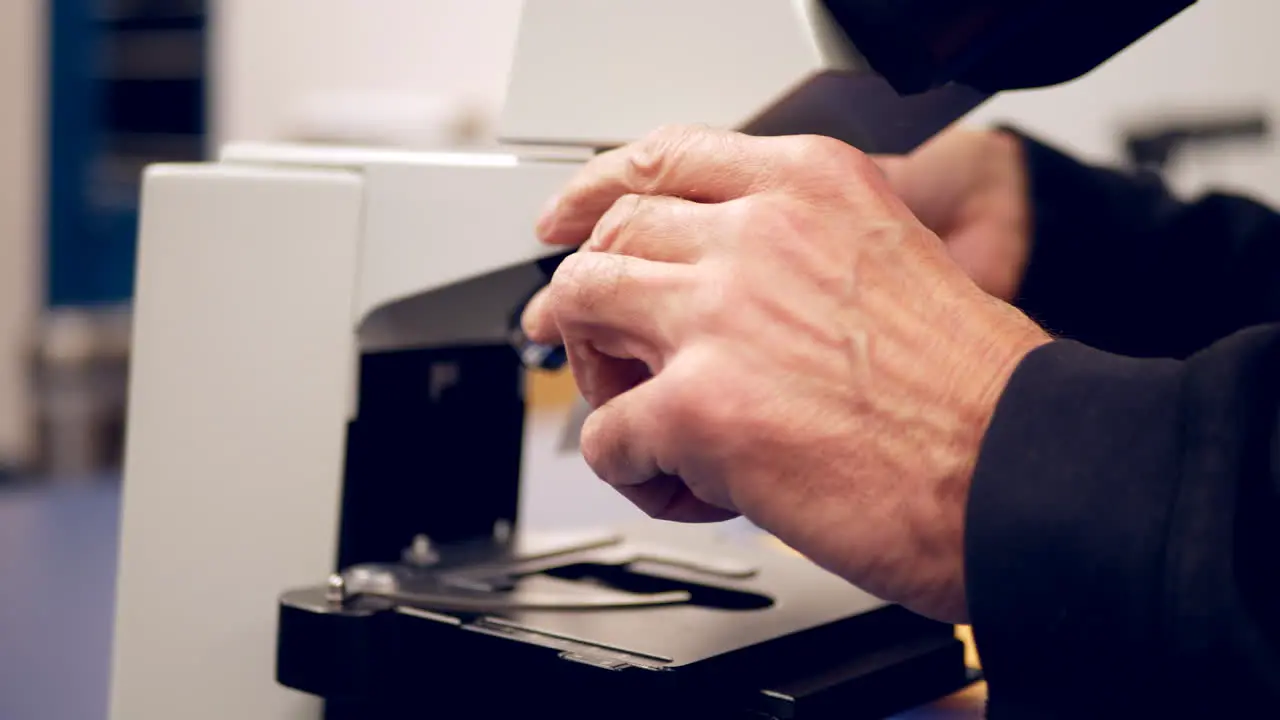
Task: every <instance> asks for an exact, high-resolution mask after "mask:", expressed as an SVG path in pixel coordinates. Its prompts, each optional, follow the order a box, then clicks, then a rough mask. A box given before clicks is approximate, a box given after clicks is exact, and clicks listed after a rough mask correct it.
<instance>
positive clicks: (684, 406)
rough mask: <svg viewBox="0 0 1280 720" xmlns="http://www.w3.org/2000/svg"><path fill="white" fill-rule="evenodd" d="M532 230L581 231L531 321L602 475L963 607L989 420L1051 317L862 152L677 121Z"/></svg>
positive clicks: (679, 507) (604, 164) (654, 509)
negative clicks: (900, 192) (960, 256)
mask: <svg viewBox="0 0 1280 720" xmlns="http://www.w3.org/2000/svg"><path fill="white" fill-rule="evenodd" d="M538 231H539V235H540V237H541V238H542V239H543V240H544V241H545V242H548V243H552V244H557V245H566V246H576V245H581V250H580V251H579V252H577V253H575V254H573V255H571V256H569V257H568V258H567V259H566V260H565V261H564V262H563V264H562V265H561V266H560V268H559V270H558V271H557V272H556V274H555V276H554V278H553V279H552V282H551V283H550V285H549V286H548V287H547V288H546V289H545V290H544V291H543V292H542V293H541V294H540V295H539V296H538V297H537V298H535V300H534V302H532V303H531V304H530V306H529V308H528V309H527V311H526V313H525V316H524V325H525V331H526V332H527V334H528V335H529V337H530V338H531V339H533V340H535V341H538V342H544V343H554V342H563V343H564V344H565V347H566V349H567V351H568V354H569V358H570V364H571V367H572V370H573V373H574V377H575V379H576V381H577V383H578V385H579V388H580V390H581V391H582V393H583V395H584V397H585V398H586V399H587V401H588V402H589V403H590V404H591V405H592V407H593V408H594V411H593V412H592V414H591V415H590V417H589V418H588V419H587V421H586V424H585V425H584V427H583V430H582V438H581V447H582V452H583V454H584V456H585V457H586V460H587V462H588V464H589V465H590V466H591V468H592V469H593V470H594V471H595V472H596V473H597V474H598V475H599V476H600V477H601V478H602V479H604V480H605V481H606V482H608V483H610V484H611V485H613V486H614V487H616V488H618V489H619V490H620V491H621V492H623V493H624V494H625V495H626V496H627V497H629V498H630V499H631V500H632V501H633V502H635V503H637V504H638V505H639V506H640V507H641V508H643V509H644V510H646V511H647V512H648V513H649V514H651V515H653V516H655V517H659V518H666V519H670V520H678V521H686V522H704V521H717V520H723V519H726V518H729V517H733V516H734V515H736V514H742V515H745V516H746V517H748V518H750V519H751V520H752V521H753V522H755V523H756V524H758V525H759V526H761V527H762V528H764V529H766V530H768V531H769V532H772V533H773V534H774V535H776V536H777V537H778V538H779V539H781V540H782V541H783V542H785V543H787V544H788V545H790V546H791V547H793V548H795V549H796V550H798V551H800V552H801V553H803V554H805V555H806V556H808V557H809V558H810V559H812V560H814V561H815V562H817V563H818V564H819V565H821V566H823V567H825V568H827V569H829V570H831V571H832V572H835V573H837V574H839V575H841V576H842V577H844V578H846V579H847V580H849V581H850V582H852V583H854V584H855V585H858V586H860V587H862V588H863V589H865V590H867V591H868V592H871V593H873V594H876V595H878V596H880V597H882V598H884V599H886V600H890V601H893V602H899V603H902V604H904V605H906V606H908V607H910V608H912V609H914V610H916V611H918V612H921V613H923V614H926V615H930V616H932V617H936V618H939V619H944V620H950V621H957V622H962V621H964V620H965V618H966V616H967V612H966V609H965V595H964V549H963V536H964V517H965V504H966V501H967V497H968V491H969V485H970V479H971V477H972V474H973V469H974V465H975V462H976V458H977V455H978V450H979V447H980V444H981V441H982V436H983V434H984V432H985V429H986V426H987V424H988V422H989V421H990V418H991V416H992V413H993V412H994V409H995V405H996V402H997V400H998V399H999V397H1000V394H1001V392H1002V391H1003V389H1004V386H1005V384H1006V383H1007V382H1008V379H1009V377H1010V376H1011V374H1012V373H1013V370H1014V369H1015V368H1016V366H1017V365H1018V363H1019V362H1020V361H1021V359H1022V358H1023V357H1024V356H1025V355H1026V354H1027V353H1028V352H1030V351H1031V350H1032V349H1034V348H1036V347H1038V346H1039V345H1042V344H1044V343H1045V342H1047V341H1048V339H1049V338H1048V336H1047V335H1046V334H1045V333H1044V332H1043V331H1042V330H1041V329H1040V328H1039V327H1037V326H1036V325H1035V323H1033V322H1031V321H1030V320H1029V319H1027V318H1026V317H1025V316H1023V315H1022V314H1021V313H1019V312H1018V311H1017V310H1015V309H1014V308H1013V307H1011V306H1009V305H1008V304H1006V303H1004V302H1001V301H999V300H997V299H995V298H992V297H991V296H989V295H987V294H986V293H984V292H983V291H982V290H981V289H979V288H978V287H977V286H976V285H975V284H974V283H973V282H972V281H971V280H970V279H969V278H968V277H966V275H965V274H964V272H963V271H962V270H961V269H960V268H959V267H958V266H957V265H956V264H955V262H954V261H952V260H951V258H950V257H949V256H948V253H947V250H946V248H945V247H944V246H943V244H942V242H941V241H940V240H939V239H938V238H937V236H935V235H934V234H933V233H932V232H930V231H929V230H927V229H926V228H925V227H924V226H923V225H921V223H920V222H919V221H917V220H916V218H915V217H914V216H913V215H912V214H911V212H910V211H909V210H908V209H907V208H906V207H905V205H904V204H903V203H902V202H901V201H900V200H899V199H898V198H897V197H896V196H895V195H894V194H893V191H892V190H891V189H890V187H889V185H888V183H887V181H886V179H885V177H884V175H883V173H882V172H881V170H880V169H879V168H878V167H877V165H876V164H875V163H874V162H873V161H872V160H871V159H870V158H868V157H866V156H865V155H863V154H862V153H860V152H858V151H856V150H854V149H853V148H851V147H849V146H847V145H845V144H842V143H840V142H838V141H835V140H831V139H828V138H821V137H784V138H753V137H748V136H745V135H740V134H736V133H729V132H720V131H713V130H708V129H700V128H680V127H677V128H668V129H664V130H661V131H659V132H657V133H655V134H654V135H652V136H650V137H649V138H647V139H645V140H643V141H641V142H638V143H635V144H633V145H630V146H627V147H624V148H621V149H618V150H614V151H611V152H609V153H605V154H603V155H600V156H599V157H597V158H596V159H594V160H593V161H591V162H590V163H588V164H587V166H586V168H585V169H584V170H583V171H582V172H581V174H580V175H579V176H578V177H577V178H576V179H575V180H574V181H573V182H572V183H571V184H570V186H569V187H568V188H567V189H566V190H565V191H564V193H563V194H562V195H561V196H560V197H559V198H558V199H557V200H555V201H554V202H553V203H552V205H551V206H550V207H549V209H548V210H547V212H546V214H545V215H544V217H543V218H542V221H541V222H540V224H539V228H538Z"/></svg>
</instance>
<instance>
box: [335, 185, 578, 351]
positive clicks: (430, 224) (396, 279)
mask: <svg viewBox="0 0 1280 720" xmlns="http://www.w3.org/2000/svg"><path fill="white" fill-rule="evenodd" d="M580 167H581V165H580V164H579V163H575V162H539V161H525V160H522V161H521V162H520V163H519V164H518V165H516V166H515V167H509V168H493V167H472V166H458V165H454V166H448V165H427V164H413V165H409V164H402V165H375V166H372V167H369V168H368V169H367V170H366V176H367V182H368V188H369V189H368V193H369V207H368V211H367V216H366V241H365V244H364V246H363V247H362V248H361V253H362V256H361V258H360V281H359V283H360V284H359V288H358V290H357V292H358V305H357V308H356V310H357V317H359V318H361V319H363V318H364V317H366V316H367V315H368V314H369V313H371V312H372V311H373V310H374V309H376V308H378V307H379V306H382V305H386V304H388V303H390V302H393V301H396V300H401V299H404V298H407V297H410V296H413V295H417V294H419V293H422V292H423V291H425V290H434V289H438V288H442V287H446V286H450V285H453V284H455V283H459V282H462V281H465V280H471V279H475V278H478V277H480V276H483V275H486V274H488V273H492V272H495V271H497V270H500V269H503V268H509V267H513V266H516V265H521V264H525V263H528V262H531V261H533V260H536V259H538V258H541V257H545V256H547V255H550V254H553V253H555V252H557V250H556V249H555V248H550V247H548V246H546V245H543V244H541V243H540V242H539V241H538V239H537V237H536V236H535V235H534V225H535V223H536V222H537V219H538V214H539V212H540V211H541V209H542V206H543V205H544V204H546V202H547V201H548V200H549V199H550V198H551V197H552V196H553V195H554V194H555V193H556V192H558V191H559V190H561V189H562V188H563V187H564V185H565V184H566V183H567V182H568V181H569V180H570V178H572V177H573V174H574V173H575V172H577V171H578V169H579V168H580ZM518 300H519V298H516V297H514V296H513V297H510V298H509V302H508V307H509V308H513V307H514V302H516V301H518ZM466 309H467V308H465V307H464V306H462V305H461V304H455V305H454V306H452V307H449V308H447V310H448V311H449V312H454V313H461V312H464V311H465V310H466ZM486 325H487V323H480V327H483V326H486Z"/></svg>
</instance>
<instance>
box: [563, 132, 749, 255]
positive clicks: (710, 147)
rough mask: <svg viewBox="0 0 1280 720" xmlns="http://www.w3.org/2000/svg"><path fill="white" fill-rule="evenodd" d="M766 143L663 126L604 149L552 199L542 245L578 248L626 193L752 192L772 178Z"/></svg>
mask: <svg viewBox="0 0 1280 720" xmlns="http://www.w3.org/2000/svg"><path fill="white" fill-rule="evenodd" d="M764 142H767V140H764V139H761V138H752V137H749V136H746V135H741V134H739V133H733V132H728V131H721V130H712V129H707V128H690V127H673V128H664V129H662V130H659V131H658V132H655V133H653V134H652V135H650V136H649V137H647V138H645V139H644V140H641V141H639V142H637V143H633V144H631V145H627V146H625V147H622V148H619V149H617V150H611V151H609V152H606V153H603V154H601V155H599V156H597V157H596V158H595V159H593V160H592V161H591V162H589V163H587V165H586V167H585V168H583V170H582V171H581V172H580V173H579V174H578V176H577V177H576V178H574V179H573V180H572V181H571V182H570V183H569V185H568V186H567V187H566V188H565V189H564V191H563V192H562V193H561V195H560V196H559V197H558V198H557V199H555V200H553V201H552V202H551V204H550V205H549V206H548V209H547V210H546V211H545V212H544V213H543V216H542V219H541V220H539V222H538V235H539V237H540V238H541V239H542V240H543V242H547V243H551V244H556V245H578V244H581V243H582V242H583V241H585V240H586V239H587V237H588V236H589V235H590V234H591V231H592V228H594V227H595V225H596V222H597V221H598V220H599V219H600V217H601V216H602V215H604V213H605V212H606V211H607V210H608V209H609V208H610V207H611V206H612V205H613V204H614V203H615V202H616V201H617V200H618V198H620V197H622V196H623V195H628V194H635V195H667V196H672V197H677V198H683V199H685V200H691V201H694V202H700V203H717V202H726V201H729V200H733V199H736V198H739V197H742V196H744V195H748V194H751V193H752V192H755V191H756V190H758V189H760V188H761V187H762V186H764V185H767V184H768V182H769V179H770V177H771V169H770V167H769V163H768V162H765V161H764V160H765V159H766V158H767V154H765V153H762V152H760V150H759V149H758V147H759V146H760V145H761V144H762V143H764Z"/></svg>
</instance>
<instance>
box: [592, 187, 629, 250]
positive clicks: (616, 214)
mask: <svg viewBox="0 0 1280 720" xmlns="http://www.w3.org/2000/svg"><path fill="white" fill-rule="evenodd" d="M642 205H643V200H642V196H640V195H636V194H628V195H623V196H622V197H620V198H618V199H617V201H615V202H614V203H613V206H612V207H610V208H609V210H608V211H607V212H606V213H605V214H604V215H603V216H602V217H601V218H600V221H599V222H598V223H596V227H595V230H594V232H592V234H591V237H590V238H589V239H588V240H587V242H586V243H585V244H584V245H583V246H582V249H583V250H586V251H595V252H609V251H611V250H614V249H616V247H617V245H618V241H619V239H620V238H621V237H622V235H623V234H624V233H625V232H626V230H627V227H628V226H630V225H631V223H632V221H633V220H634V219H635V218H636V216H637V215H639V213H640V210H641V207H642Z"/></svg>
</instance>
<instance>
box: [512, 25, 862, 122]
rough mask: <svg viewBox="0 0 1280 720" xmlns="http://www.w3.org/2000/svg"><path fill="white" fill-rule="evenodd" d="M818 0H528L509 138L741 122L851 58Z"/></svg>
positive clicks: (516, 65)
mask: <svg viewBox="0 0 1280 720" xmlns="http://www.w3.org/2000/svg"><path fill="white" fill-rule="evenodd" d="M816 5H817V2H816V0H627V1H625V2H624V1H618V0H610V1H608V2H601V1H600V0H526V2H525V7H524V14H523V16H522V18H521V22H520V35H519V43H518V45H517V47H516V57H515V63H514V65H513V66H512V70H511V82H510V85H509V87H508V89H507V104H506V106H505V108H504V110H503V116H502V123H501V126H500V134H501V137H502V138H504V139H505V140H508V141H510V142H540V143H552V144H565V145H568V144H578V143H581V144H586V145H592V146H597V147H607V146H612V145H619V144H622V143H624V142H628V141H631V140H634V139H636V138H639V137H643V136H644V135H645V134H646V133H648V132H650V131H652V130H653V129H654V128H656V127H658V126H661V125H666V124H671V123H705V124H708V125H713V126H716V127H740V126H742V125H743V124H745V123H746V122H747V121H749V120H751V119H752V118H753V117H755V116H756V115H757V114H758V113H760V112H761V111H763V110H765V109H766V108H768V107H769V106H771V105H773V104H774V103H775V102H776V101H777V100H779V99H781V98H782V97H783V95H785V93H786V92H787V91H789V90H790V89H791V88H793V87H795V86H797V85H799V84H800V83H801V82H803V81H804V80H807V79H809V78H810V77H812V76H813V75H814V74H815V73H817V72H819V71H821V70H823V69H827V68H838V67H848V64H849V63H851V62H853V58H852V57H851V56H849V55H848V54H846V53H845V52H840V51H839V50H846V51H847V48H844V49H840V48H839V47H838V45H836V44H835V43H833V42H831V39H832V37H833V34H832V28H831V26H830V23H829V19H828V18H827V16H826V15H825V13H822V12H818V11H817V10H816Z"/></svg>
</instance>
